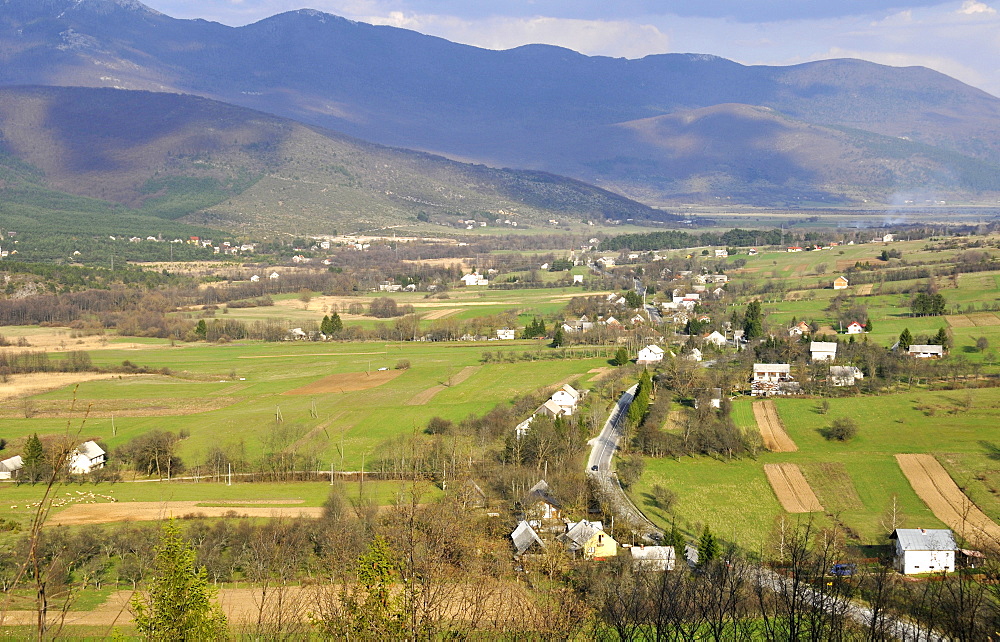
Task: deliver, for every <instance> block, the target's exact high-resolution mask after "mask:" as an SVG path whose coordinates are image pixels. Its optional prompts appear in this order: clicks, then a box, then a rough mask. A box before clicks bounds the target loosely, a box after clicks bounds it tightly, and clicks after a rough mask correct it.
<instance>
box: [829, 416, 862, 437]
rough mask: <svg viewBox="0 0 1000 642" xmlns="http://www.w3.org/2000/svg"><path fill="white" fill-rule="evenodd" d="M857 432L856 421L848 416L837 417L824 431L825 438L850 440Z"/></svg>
mask: <svg viewBox="0 0 1000 642" xmlns="http://www.w3.org/2000/svg"><path fill="white" fill-rule="evenodd" d="M857 434H858V422H856V421H854V420H853V419H851V418H850V417H837V418H836V419H834V420H833V423H832V424H830V428H829V429H828V430H827V431H826V438H827V439H831V440H832V439H836V440H837V441H850V440H851V439H853V438H854V436H855V435H857Z"/></svg>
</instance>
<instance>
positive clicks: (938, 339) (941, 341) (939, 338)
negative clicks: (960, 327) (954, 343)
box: [931, 328, 951, 348]
mask: <svg viewBox="0 0 1000 642" xmlns="http://www.w3.org/2000/svg"><path fill="white" fill-rule="evenodd" d="M931 345H935V346H941V347H942V348H947V347H948V346H949V345H951V337H949V336H948V331H947V330H945V329H944V328H938V331H937V334H935V335H934V338H932V339H931Z"/></svg>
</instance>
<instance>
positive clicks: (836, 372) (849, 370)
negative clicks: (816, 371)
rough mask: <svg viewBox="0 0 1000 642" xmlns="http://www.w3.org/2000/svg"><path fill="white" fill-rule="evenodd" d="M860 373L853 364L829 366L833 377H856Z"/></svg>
mask: <svg viewBox="0 0 1000 642" xmlns="http://www.w3.org/2000/svg"><path fill="white" fill-rule="evenodd" d="M859 373H861V371H860V370H858V368H857V367H855V366H830V374H831V375H833V376H834V377H856V376H858V374H859Z"/></svg>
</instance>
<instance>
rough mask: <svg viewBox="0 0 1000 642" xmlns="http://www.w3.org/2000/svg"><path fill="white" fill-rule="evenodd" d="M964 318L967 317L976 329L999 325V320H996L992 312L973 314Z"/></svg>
mask: <svg viewBox="0 0 1000 642" xmlns="http://www.w3.org/2000/svg"><path fill="white" fill-rule="evenodd" d="M965 316H967V317H969V320H970V321H972V322H973V323H974V324H976V327H977V328H980V327H984V326H992V325H1000V318H998V317H997V315H996V314H994V313H993V312H975V313H973V314H967V315H965Z"/></svg>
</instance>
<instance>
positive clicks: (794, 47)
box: [144, 0, 1000, 97]
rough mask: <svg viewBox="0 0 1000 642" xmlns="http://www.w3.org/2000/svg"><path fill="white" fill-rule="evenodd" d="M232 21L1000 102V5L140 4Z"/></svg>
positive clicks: (929, 0) (740, 0) (531, 0)
mask: <svg viewBox="0 0 1000 642" xmlns="http://www.w3.org/2000/svg"><path fill="white" fill-rule="evenodd" d="M144 2H145V4H147V5H148V6H150V7H152V8H153V9H156V10H158V11H161V12H163V13H165V14H167V15H169V16H173V17H175V18H204V19H206V20H212V21H216V22H221V23H223V24H227V25H231V26H239V25H244V24H248V23H251V22H256V21H258V20H261V19H263V18H266V17H268V16H271V15H274V14H276V13H281V12H283V11H291V10H295V9H305V8H308V9H316V10H319V11H324V12H326V13H331V14H334V15H338V16H342V17H345V18H350V19H352V20H358V21H361V22H367V23H371V24H379V25H391V26H395V27H402V28H406V29H412V30H414V31H419V32H420V33H425V34H429V35H433V36H439V37H442V38H446V39H448V40H451V41H454V42H460V43H463V44H468V45H474V46H477V47H484V48H488V49H509V48H512V47H517V46H520V45H525V44H532V43H544V44H551V45H558V46H562V47H567V48H569V49H573V50H574V51H579V52H581V53H584V54H587V55H600V56H613V57H624V58H641V57H643V56H647V55H651V54H661V53H703V54H713V55H716V56H722V57H723V58H729V59H730V60H735V61H737V62H740V63H743V64H764V65H791V64H796V63H801V62H808V61H812V60H823V59H828V58H861V59H864V60H869V61H872V62H877V63H882V64H886V65H893V66H910V65H922V66H925V67H930V68H931V69H935V70H937V71H940V72H942V73H945V74H947V75H949V76H952V77H954V78H957V79H959V80H961V81H963V82H965V83H968V84H970V85H972V86H974V87H978V88H979V89H982V90H984V91H987V92H989V93H991V94H993V95H994V96H998V97H1000V11H998V9H1000V0H956V1H954V2H940V1H935V0H909V1H907V0H144Z"/></svg>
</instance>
